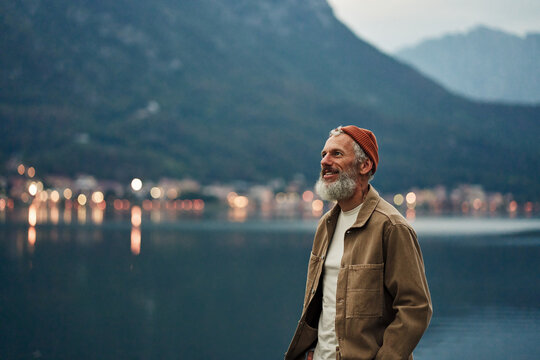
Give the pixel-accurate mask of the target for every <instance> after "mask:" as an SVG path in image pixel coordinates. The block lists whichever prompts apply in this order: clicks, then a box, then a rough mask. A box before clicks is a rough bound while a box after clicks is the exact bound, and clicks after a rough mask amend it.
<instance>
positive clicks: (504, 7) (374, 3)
mask: <svg viewBox="0 0 540 360" xmlns="http://www.w3.org/2000/svg"><path fill="white" fill-rule="evenodd" d="M328 3H329V4H330V6H332V7H333V8H334V13H335V15H336V16H337V17H338V18H339V19H340V20H341V21H342V22H344V23H345V24H347V25H348V26H349V27H350V28H351V29H352V30H353V31H354V32H355V33H356V34H358V36H359V37H361V38H362V39H364V40H366V41H368V42H370V43H371V44H373V45H375V46H376V47H378V48H379V49H381V50H384V51H386V52H392V51H395V50H397V49H398V48H400V47H403V46H407V45H413V44H415V43H417V42H418V41H420V40H422V39H425V38H431V37H437V36H440V35H442V34H445V33H449V32H454V33H455V32H465V31H467V30H469V29H470V28H472V27H474V26H475V25H479V24H482V25H486V26H489V27H493V28H498V29H501V30H504V31H507V32H511V33H514V34H516V35H524V34H525V33H527V32H540V0H328Z"/></svg>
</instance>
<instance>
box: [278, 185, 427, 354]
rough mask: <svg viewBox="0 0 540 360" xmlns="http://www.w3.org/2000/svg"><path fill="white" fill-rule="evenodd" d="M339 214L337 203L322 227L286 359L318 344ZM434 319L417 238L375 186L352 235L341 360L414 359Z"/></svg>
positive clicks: (345, 264)
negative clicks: (324, 276)
mask: <svg viewBox="0 0 540 360" xmlns="http://www.w3.org/2000/svg"><path fill="white" fill-rule="evenodd" d="M340 211H341V210H340V208H339V206H337V205H336V206H335V207H334V208H333V209H332V210H331V211H329V212H328V213H327V214H325V215H324V216H323V217H322V218H321V220H320V221H319V225H318V227H317V232H316V234H315V239H314V242H313V250H312V253H311V257H310V260H309V267H308V275H307V283H306V294H305V298H304V307H303V311H302V316H301V318H300V321H299V322H298V327H297V329H296V332H295V334H294V336H293V339H292V341H291V344H290V346H289V349H288V351H287V353H286V354H285V359H286V360H299V359H303V358H304V354H305V352H306V350H308V349H310V348H311V347H314V346H315V344H316V342H317V329H316V327H317V325H318V319H319V315H320V312H321V305H322V284H321V282H320V279H321V272H322V270H323V264H324V259H325V256H326V252H327V250H328V245H329V241H330V240H331V239H332V236H333V233H334V230H335V227H336V223H337V219H338V216H339V212H340ZM431 314H432V306H431V298H430V294H429V289H428V285H427V281H426V276H425V272H424V263H423V260H422V253H421V251H420V246H419V245H418V241H417V239H416V233H415V232H414V230H413V229H412V227H411V226H410V225H409V224H408V223H407V221H406V220H405V219H404V218H403V216H401V214H400V213H399V212H398V211H397V210H396V209H395V208H394V207H393V206H392V205H390V204H389V203H388V202H386V201H385V200H384V199H382V198H381V197H380V196H379V194H378V193H377V191H375V189H374V188H373V187H372V186H370V190H369V192H368V194H367V196H366V199H365V201H364V204H363V205H362V208H361V209H360V212H359V214H358V218H357V219H356V222H355V223H354V225H353V226H352V227H351V228H349V230H347V231H346V233H345V244H344V253H343V257H342V260H341V270H340V272H339V275H338V282H337V292H336V336H337V338H338V343H339V346H338V348H337V359H343V360H349V359H350V360H353V359H355V360H360V359H362V360H371V359H381V360H394V359H395V360H398V359H399V360H408V359H412V351H413V349H414V348H415V346H416V345H417V344H418V342H419V341H420V338H421V337H422V334H423V333H424V331H425V330H426V328H427V327H428V325H429V321H430V319H431Z"/></svg>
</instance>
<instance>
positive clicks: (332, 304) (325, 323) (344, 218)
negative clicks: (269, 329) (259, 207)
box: [313, 204, 362, 360]
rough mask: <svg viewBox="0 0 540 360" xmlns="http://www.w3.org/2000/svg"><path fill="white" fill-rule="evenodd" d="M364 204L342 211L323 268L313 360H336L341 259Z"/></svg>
mask: <svg viewBox="0 0 540 360" xmlns="http://www.w3.org/2000/svg"><path fill="white" fill-rule="evenodd" d="M361 207H362V204H360V205H358V206H357V207H355V208H354V209H352V210H349V211H341V212H340V214H339V217H338V221H337V224H336V230H335V231H334V236H333V237H332V241H331V242H330V247H329V248H328V252H327V254H326V260H325V262H324V268H323V283H322V286H323V299H322V300H323V301H322V311H321V316H320V318H319V327H318V340H317V346H316V348H315V353H314V356H313V360H335V359H336V347H337V346H338V341H337V337H336V329H335V320H336V289H337V278H338V274H339V269H340V267H341V258H342V256H343V248H344V242H345V232H346V231H347V230H348V229H349V228H350V227H351V226H352V225H353V224H354V223H355V221H356V218H357V217H358V212H359V211H360V208H361Z"/></svg>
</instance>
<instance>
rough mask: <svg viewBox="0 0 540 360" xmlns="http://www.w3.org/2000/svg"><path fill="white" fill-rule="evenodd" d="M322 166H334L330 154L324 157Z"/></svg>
mask: <svg viewBox="0 0 540 360" xmlns="http://www.w3.org/2000/svg"><path fill="white" fill-rule="evenodd" d="M321 166H323V167H324V166H332V161H331V159H330V156H328V154H326V155H324V156H323V157H322V159H321Z"/></svg>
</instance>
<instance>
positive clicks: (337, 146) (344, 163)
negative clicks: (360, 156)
mask: <svg viewBox="0 0 540 360" xmlns="http://www.w3.org/2000/svg"><path fill="white" fill-rule="evenodd" d="M356 168H357V160H356V155H355V152H354V140H353V139H352V138H351V137H350V136H348V135H345V134H341V135H337V136H331V137H330V138H328V140H326V144H324V148H323V150H322V152H321V179H322V180H323V181H324V182H325V183H331V182H334V181H336V180H338V178H339V175H340V173H343V172H347V171H349V172H350V171H351V169H353V171H354V173H355V174H356V171H355V170H356Z"/></svg>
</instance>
